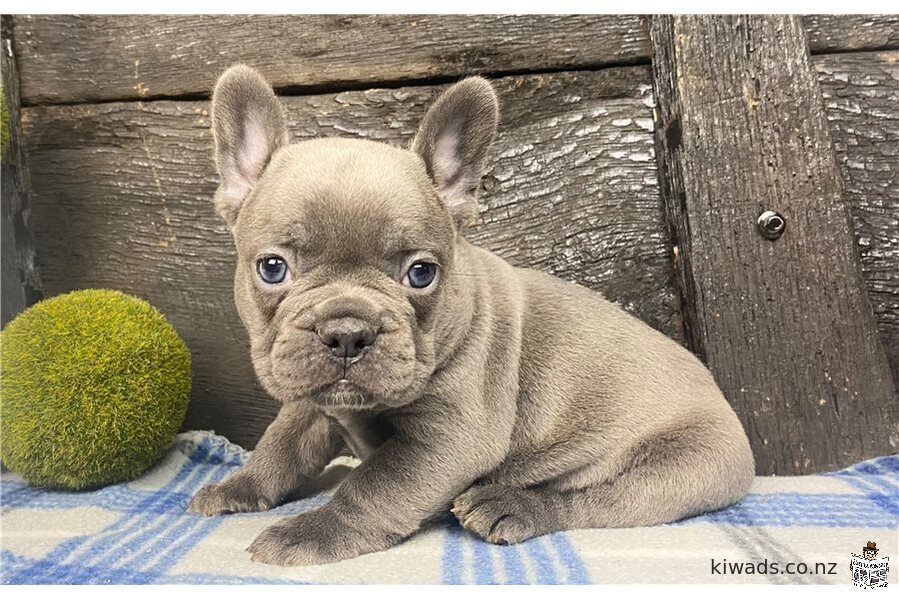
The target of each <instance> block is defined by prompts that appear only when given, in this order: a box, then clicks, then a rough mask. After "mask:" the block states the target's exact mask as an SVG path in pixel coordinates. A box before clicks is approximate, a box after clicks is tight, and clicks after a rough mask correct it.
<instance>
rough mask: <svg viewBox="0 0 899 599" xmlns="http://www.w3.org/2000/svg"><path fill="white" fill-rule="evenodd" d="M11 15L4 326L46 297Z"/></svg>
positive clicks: (0, 189)
mask: <svg viewBox="0 0 899 599" xmlns="http://www.w3.org/2000/svg"><path fill="white" fill-rule="evenodd" d="M12 47H13V44H12V18H11V17H10V16H9V15H3V16H2V20H0V71H2V76H3V101H4V103H5V107H6V109H7V111H8V112H7V114H6V115H5V116H6V118H7V119H8V120H7V121H6V122H5V123H4V127H5V128H6V131H4V145H3V150H2V160H0V169H2V172H0V243H2V248H0V262H2V269H0V276H2V280H0V326H6V323H7V322H9V321H10V320H12V319H13V318H14V317H15V316H16V315H17V314H18V313H19V312H21V311H22V310H24V309H25V308H27V307H28V306H30V305H31V304H33V303H34V302H36V301H38V300H39V299H40V298H41V292H40V289H41V280H40V276H39V275H38V272H37V268H36V267H35V256H34V243H33V240H32V237H31V230H30V228H29V226H28V223H29V204H28V171H27V169H26V168H25V161H24V159H23V158H24V157H23V153H22V131H21V127H20V125H19V109H20V106H19V74H18V71H17V70H16V61H15V56H14V55H13V54H12Z"/></svg>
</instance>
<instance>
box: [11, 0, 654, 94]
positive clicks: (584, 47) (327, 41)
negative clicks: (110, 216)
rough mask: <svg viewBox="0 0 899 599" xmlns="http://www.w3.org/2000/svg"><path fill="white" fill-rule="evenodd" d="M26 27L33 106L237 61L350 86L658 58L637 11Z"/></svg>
mask: <svg viewBox="0 0 899 599" xmlns="http://www.w3.org/2000/svg"><path fill="white" fill-rule="evenodd" d="M16 27H17V28H18V29H19V30H20V31H21V34H20V36H19V41H18V43H19V46H20V48H19V51H20V52H21V54H22V71H23V72H25V73H28V76H27V77H26V78H25V80H24V81H23V98H24V99H25V103H26V104H43V103H49V102H92V101H97V100H101V99H127V98H157V97H171V96H181V95H192V94H208V93H209V90H211V89H212V85H213V83H214V82H215V79H216V77H218V76H219V75H220V74H221V73H222V71H223V70H224V69H225V68H227V67H228V66H230V65H231V64H233V63H236V62H246V63H248V64H252V65H253V66H255V67H257V68H259V69H260V70H261V71H262V72H263V74H265V76H266V77H267V78H268V80H269V81H270V82H271V83H272V84H273V85H274V86H276V87H278V88H285V87H291V88H293V87H298V88H310V87H312V88H316V87H321V86H328V85H339V86H341V87H343V88H345V87H346V86H365V87H367V86H368V84H371V83H375V82H384V81H392V82H400V81H414V80H421V79H430V78H439V79H443V80H447V79H450V78H454V77H458V76H460V75H463V74H472V73H498V72H515V71H535V70H546V69H563V68H565V69H567V68H578V67H584V66H586V65H599V64H602V65H608V64H622V63H634V62H636V61H639V60H640V59H643V60H644V61H645V59H646V57H647V56H648V52H647V44H646V34H645V31H643V29H642V28H641V22H640V17H639V16H636V15H632V16H615V15H592V16H590V15H588V16H533V15H531V16H528V15H522V16H508V15H507V16H499V15H483V16H476V17H474V16H463V15H364V16H350V15H305V16H293V17H292V16H284V15H258V16H252V17H248V16H222V15H220V16H196V15H145V16H120V15H96V16H77V17H75V16H35V17H29V16H22V17H16ZM275 47H276V48H277V51H273V48H275Z"/></svg>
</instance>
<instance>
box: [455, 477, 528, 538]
mask: <svg viewBox="0 0 899 599" xmlns="http://www.w3.org/2000/svg"><path fill="white" fill-rule="evenodd" d="M537 505H538V504H537V502H536V501H535V500H534V498H533V497H532V496H531V494H530V492H529V491H525V490H524V489H516V488H512V487H505V486H503V485H484V486H477V487H472V488H470V489H469V490H468V491H466V492H465V493H463V494H462V495H460V496H459V497H458V498H456V501H455V502H454V503H453V509H452V510H451V511H452V512H453V514H455V516H456V518H458V519H459V523H460V524H462V526H463V527H464V528H465V529H466V530H469V531H471V532H473V533H474V534H476V535H478V536H479V537H481V538H482V539H484V540H486V541H488V542H490V543H496V544H499V545H508V544H512V543H520V542H521V541H524V540H527V539H530V538H531V537H534V536H536V535H538V534H540V532H539V531H538V530H537V527H536V525H535V524H536V509H537Z"/></svg>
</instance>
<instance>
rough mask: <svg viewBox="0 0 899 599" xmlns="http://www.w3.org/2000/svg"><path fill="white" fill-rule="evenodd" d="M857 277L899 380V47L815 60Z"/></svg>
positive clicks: (894, 376)
mask: <svg viewBox="0 0 899 599" xmlns="http://www.w3.org/2000/svg"><path fill="white" fill-rule="evenodd" d="M813 64H814V66H815V71H816V72H817V73H818V82H819V84H820V86H821V93H822V95H823V96H824V108H825V113H826V115H827V119H828V121H830V125H831V131H832V133H833V138H834V146H835V149H836V153H837V161H838V163H839V165H840V170H841V172H842V174H843V180H844V181H845V197H846V200H847V201H848V202H849V206H850V208H851V212H852V219H853V224H854V227H853V228H854V230H855V236H856V239H857V242H858V248H859V253H860V254H861V264H862V274H863V276H864V279H865V284H866V285H867V290H868V296H869V297H870V298H871V303H872V305H873V307H874V314H875V316H876V318H877V326H878V330H879V331H880V338H881V340H882V341H883V344H884V348H885V349H886V352H887V356H888V357H889V359H890V364H891V366H892V369H893V382H894V383H897V382H899V51H889V52H876V53H874V52H871V53H853V54H836V55H830V56H818V57H815V59H814V60H813Z"/></svg>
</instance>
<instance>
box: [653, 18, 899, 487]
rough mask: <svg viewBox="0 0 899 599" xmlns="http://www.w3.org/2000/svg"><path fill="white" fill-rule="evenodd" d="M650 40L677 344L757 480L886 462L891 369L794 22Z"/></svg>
mask: <svg viewBox="0 0 899 599" xmlns="http://www.w3.org/2000/svg"><path fill="white" fill-rule="evenodd" d="M651 32H652V42H653V52H654V60H653V73H654V81H655V89H656V95H657V101H658V103H659V109H658V118H659V125H658V127H657V138H656V139H657V147H658V152H659V158H660V173H661V177H660V178H661V179H662V180H663V181H664V183H663V184H662V187H661V191H662V196H663V200H664V203H665V206H666V211H667V213H668V217H669V221H670V224H671V229H670V230H671V233H672V238H673V239H674V240H675V243H676V244H677V248H678V254H679V260H678V263H677V265H678V272H679V282H680V285H681V290H682V292H683V295H684V298H685V302H684V318H685V327H686V330H687V336H688V339H689V341H690V343H691V345H692V347H693V348H694V349H695V350H697V351H698V352H699V353H700V354H701V355H703V356H704V357H705V359H706V360H707V363H708V364H709V367H710V368H711V370H712V372H713V373H714V374H715V377H716V379H717V381H718V383H719V384H720V385H721V387H722V389H723V390H724V393H725V395H726V396H727V398H728V399H729V400H730V402H731V403H732V405H733V406H734V408H735V410H736V411H737V413H738V415H739V416H740V418H741V420H742V421H743V423H744V425H745V426H746V430H747V433H748V435H749V438H750V442H751V443H752V446H753V450H754V452H755V455H756V460H757V467H758V470H759V472H761V473H764V474H771V473H776V474H800V473H806V472H815V471H821V470H827V469H831V468H836V467H839V466H846V465H848V464H851V463H854V462H857V461H859V460H861V459H864V458H870V457H873V456H876V455H882V454H884V453H890V452H893V451H895V449H896V447H897V440H899V439H897V432H896V431H897V422H899V409H897V403H896V401H895V395H894V387H893V383H892V380H891V374H890V368H889V365H888V362H887V359H886V356H885V354H884V351H883V347H882V346H881V344H880V342H879V339H878V336H877V332H876V325H875V322H874V317H873V313H872V311H871V306H870V304H869V302H868V298H867V295H866V294H865V290H864V284H863V281H862V279H861V271H860V268H859V263H858V258H857V256H856V254H855V248H854V245H855V240H854V237H853V233H852V228H851V220H850V216H849V210H848V204H847V203H846V202H844V201H843V197H842V185H841V179H840V172H839V167H838V165H837V163H836V160H835V159H834V152H833V147H832V141H831V137H830V133H829V127H828V125H827V121H826V119H825V115H824V107H823V101H822V97H821V94H820V91H819V89H818V84H817V81H816V77H815V73H814V71H813V70H812V67H811V65H810V59H809V56H808V53H807V40H806V36H805V31H804V29H803V28H802V26H801V24H800V22H799V20H798V19H796V18H791V17H725V18H720V17H719V18H716V17H689V16H682V17H680V16H679V17H659V18H655V19H653V23H652V29H651ZM767 209H771V210H776V211H777V212H779V213H781V214H783V215H784V217H785V218H786V222H787V228H786V232H785V233H784V235H783V237H781V238H780V239H778V240H776V241H770V240H768V239H765V238H763V237H762V236H761V235H760V234H759V233H758V231H757V228H756V224H755V222H756V219H757V217H758V215H759V214H760V213H761V212H762V211H764V210H767Z"/></svg>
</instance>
